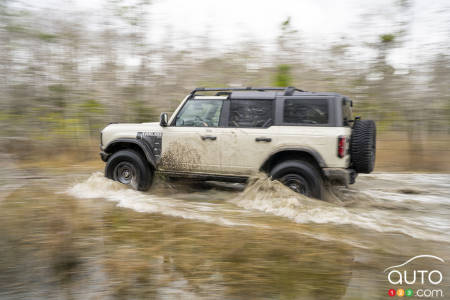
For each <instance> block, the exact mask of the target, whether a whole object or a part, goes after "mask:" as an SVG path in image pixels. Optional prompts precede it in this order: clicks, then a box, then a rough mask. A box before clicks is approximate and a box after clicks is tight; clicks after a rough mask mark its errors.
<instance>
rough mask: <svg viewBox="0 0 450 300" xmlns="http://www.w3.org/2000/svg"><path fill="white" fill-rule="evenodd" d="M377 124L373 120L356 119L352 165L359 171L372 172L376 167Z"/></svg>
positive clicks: (351, 151)
mask: <svg viewBox="0 0 450 300" xmlns="http://www.w3.org/2000/svg"><path fill="white" fill-rule="evenodd" d="M376 135H377V133H376V125H375V122H374V121H372V120H356V121H355V124H354V125H353V131H352V136H351V140H350V155H351V160H352V167H353V169H355V171H356V172H358V173H370V172H372V171H373V168H374V167H375V152H376Z"/></svg>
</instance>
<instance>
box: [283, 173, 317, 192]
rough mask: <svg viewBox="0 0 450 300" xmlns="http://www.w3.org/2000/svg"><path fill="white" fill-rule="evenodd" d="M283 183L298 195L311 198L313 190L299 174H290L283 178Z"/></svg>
mask: <svg viewBox="0 0 450 300" xmlns="http://www.w3.org/2000/svg"><path fill="white" fill-rule="evenodd" d="M281 182H282V183H283V184H284V185H285V186H287V187H288V188H290V189H291V190H293V191H294V192H296V193H299V194H302V195H306V196H310V195H311V190H310V188H309V185H308V183H307V182H306V180H305V179H304V178H303V177H302V176H300V175H297V174H288V175H285V176H283V177H282V178H281Z"/></svg>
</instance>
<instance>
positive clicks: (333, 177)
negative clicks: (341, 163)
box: [322, 168, 358, 186]
mask: <svg viewBox="0 0 450 300" xmlns="http://www.w3.org/2000/svg"><path fill="white" fill-rule="evenodd" d="M322 170H323V174H324V175H325V177H326V178H327V179H328V180H329V181H330V182H331V183H332V184H337V185H345V186H348V185H349V184H353V183H355V179H356V177H357V176H358V173H356V171H355V170H353V169H341V168H324V169H322Z"/></svg>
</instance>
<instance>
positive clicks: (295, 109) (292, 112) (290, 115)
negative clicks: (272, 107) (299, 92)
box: [283, 99, 328, 124]
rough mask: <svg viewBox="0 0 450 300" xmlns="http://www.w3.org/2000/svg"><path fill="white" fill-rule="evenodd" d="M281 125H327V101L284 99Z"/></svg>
mask: <svg viewBox="0 0 450 300" xmlns="http://www.w3.org/2000/svg"><path fill="white" fill-rule="evenodd" d="M283 112H284V115H283V123H291V124H328V100H326V99H286V100H285V101H284V109H283Z"/></svg>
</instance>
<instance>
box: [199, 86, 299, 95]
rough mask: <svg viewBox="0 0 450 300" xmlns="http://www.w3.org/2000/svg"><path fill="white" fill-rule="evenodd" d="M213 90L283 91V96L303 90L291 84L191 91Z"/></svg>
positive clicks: (206, 89) (207, 90) (203, 90)
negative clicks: (286, 85) (288, 85)
mask: <svg viewBox="0 0 450 300" xmlns="http://www.w3.org/2000/svg"><path fill="white" fill-rule="evenodd" d="M211 91H212V92H214V91H260V92H264V91H284V95H285V96H292V94H293V93H294V92H295V91H297V92H304V91H303V90H301V89H297V88H295V87H293V86H290V87H250V86H248V87H245V88H204V87H202V88H196V89H194V90H193V91H192V92H191V95H194V94H195V93H196V92H211Z"/></svg>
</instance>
